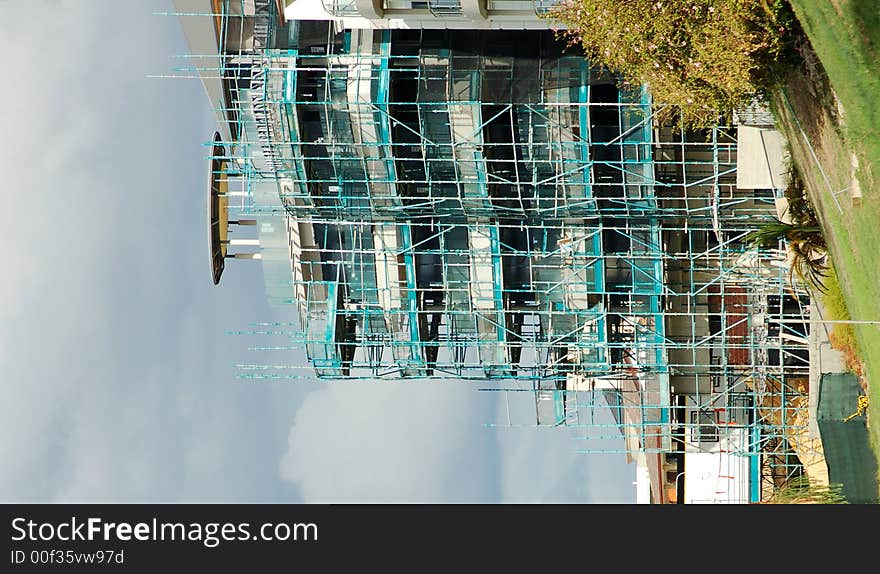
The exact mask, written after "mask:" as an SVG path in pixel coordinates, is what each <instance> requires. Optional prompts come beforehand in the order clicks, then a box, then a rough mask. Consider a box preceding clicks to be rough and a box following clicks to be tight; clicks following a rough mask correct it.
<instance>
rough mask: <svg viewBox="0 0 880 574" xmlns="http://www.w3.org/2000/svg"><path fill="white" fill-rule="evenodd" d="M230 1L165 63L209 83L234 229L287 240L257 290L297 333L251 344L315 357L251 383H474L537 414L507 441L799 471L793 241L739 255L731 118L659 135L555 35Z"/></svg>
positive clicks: (624, 92) (757, 202) (247, 369)
mask: <svg viewBox="0 0 880 574" xmlns="http://www.w3.org/2000/svg"><path fill="white" fill-rule="evenodd" d="M230 4H236V2H235V1H233V2H231V3H227V4H226V9H224V10H223V11H221V12H220V13H218V14H213V16H214V17H215V18H217V21H218V23H219V24H218V30H219V32H218V37H219V38H221V39H225V44H222V43H221V44H222V45H221V49H220V58H219V62H220V64H219V66H218V67H217V68H216V69H214V68H210V67H206V66H204V65H199V64H200V60H199V58H198V57H197V56H192V62H194V65H193V66H189V67H183V68H180V69H178V70H177V72H178V73H180V74H183V75H186V74H200V75H202V76H204V74H206V73H207V74H216V76H217V77H218V78H220V79H221V80H222V83H223V86H224V100H223V103H222V107H221V108H220V110H219V111H220V112H221V113H222V114H224V115H225V117H226V118H227V120H228V122H229V125H230V129H229V133H230V139H229V140H228V141H226V140H222V139H218V140H216V141H213V142H211V144H210V146H211V148H210V149H211V150H212V151H211V159H212V164H211V165H212V171H213V174H212V180H221V179H222V181H223V182H224V186H225V187H224V189H227V190H234V191H226V192H224V193H223V194H224V195H234V196H237V197H239V198H240V200H241V201H240V202H239V204H238V205H237V206H235V207H229V208H228V209H230V215H229V217H230V218H232V219H233V220H234V221H238V220H243V221H255V222H261V228H262V227H265V226H267V225H268V226H269V227H271V228H272V229H275V230H277V231H278V232H279V233H280V235H277V236H278V237H282V238H283V245H281V244H278V245H275V246H274V247H273V249H271V250H269V251H271V253H273V254H274V255H273V256H272V257H274V258H275V259H276V263H278V266H277V267H276V269H279V270H280V271H279V272H278V273H275V274H273V275H271V276H267V282H269V283H272V285H271V288H270V293H274V294H275V295H273V296H272V297H271V299H272V300H273V302H275V303H277V304H280V305H290V306H292V307H293V308H294V309H295V310H296V313H297V315H298V318H299V320H298V322H296V323H290V324H257V325H255V326H253V328H252V329H250V330H246V331H241V333H242V334H249V335H253V336H258V337H260V338H268V339H269V340H270V342H269V343H267V344H265V345H258V346H255V347H253V348H254V349H255V350H256V351H259V350H269V349H272V350H277V349H291V350H292V349H304V350H305V353H306V358H307V361H306V364H283V365H279V364H262V363H260V362H259V361H258V360H255V361H254V362H253V363H251V364H242V365H238V368H239V376H240V377H241V378H243V379H248V380H264V379H266V380H278V379H292V380H298V379H310V378H314V377H318V378H327V379H363V380H375V379H407V378H432V379H470V380H480V381H484V382H486V381H488V383H489V384H487V385H486V386H485V388H484V389H483V390H486V391H488V392H496V393H502V394H503V395H504V399H505V401H507V402H508V404H509V403H510V401H521V400H522V398H523V397H527V399H528V400H529V401H531V402H533V404H534V405H533V406H534V408H533V409H531V412H530V414H529V415H528V416H525V417H519V418H517V417H514V416H510V417H508V420H506V421H504V422H503V423H501V424H500V425H498V426H518V425H536V426H564V427H568V428H574V429H577V428H580V427H591V429H593V430H596V429H597V428H598V429H607V432H604V430H603V431H601V432H599V433H596V432H593V433H592V434H590V436H591V437H593V438H609V437H621V436H622V437H623V438H624V448H623V452H626V453H629V454H632V453H635V452H639V453H647V454H656V455H658V457H659V455H661V454H662V455H665V456H666V458H667V461H669V460H674V459H675V457H676V456H680V455H683V454H684V453H686V452H715V451H720V452H726V453H731V454H733V455H741V456H744V457H750V460H753V462H754V466H753V470H752V472H755V468H757V469H758V471H759V472H760V476H761V477H762V480H765V481H770V482H773V483H774V484H776V485H779V484H781V483H783V482H784V481H785V480H787V479H789V478H791V477H792V476H794V475H796V474H798V473H799V472H800V465H799V463H798V461H797V455H796V453H795V452H794V451H795V446H796V444H797V443H798V440H799V439H798V437H799V436H801V433H802V432H804V431H805V430H806V425H807V422H806V421H807V419H808V417H807V416H806V410H807V400H806V394H807V392H808V389H807V386H808V383H807V381H808V371H809V349H808V339H809V312H810V309H809V294H808V293H807V292H806V291H805V290H804V289H803V288H802V287H800V286H798V285H797V284H795V283H792V282H791V281H790V274H789V268H788V262H787V257H786V251H785V246H784V245H783V244H780V245H779V246H778V248H776V249H763V250H756V249H754V248H752V247H751V246H749V245H748V244H747V243H746V242H745V241H744V238H745V236H746V235H747V234H748V233H749V232H750V231H752V230H754V229H755V228H756V227H757V226H759V225H761V223H762V222H763V221H765V220H766V219H767V218H768V217H769V216H771V215H773V214H775V211H774V209H775V207H774V205H775V204H774V199H775V197H776V195H778V194H779V193H780V192H781V190H769V189H768V190H742V189H738V188H737V187H736V126H715V127H713V128H711V129H706V130H700V131H685V130H683V129H681V128H675V127H671V125H669V124H667V123H662V122H660V121H659V120H658V117H659V114H658V112H659V111H660V110H661V109H662V106H659V105H656V104H654V103H653V102H651V99H650V96H649V94H648V93H647V91H645V90H644V89H642V88H640V87H632V86H626V85H623V84H622V83H620V82H619V81H618V80H617V78H615V77H613V76H611V75H609V74H608V73H606V72H602V71H600V70H597V69H594V68H591V67H590V66H589V64H588V63H587V62H586V61H585V60H584V59H583V57H581V56H580V55H578V54H568V53H564V52H563V50H562V47H561V46H560V45H559V44H557V43H556V42H555V41H554V39H553V35H552V33H550V32H549V31H531V30H530V31H494V32H493V33H491V34H487V33H486V32H485V31H469V30H417V29H416V30H412V29H410V30H371V29H364V30H358V29H337V28H336V27H335V26H334V25H333V24H332V23H329V22H319V21H314V22H313V21H300V22H286V23H283V25H282V24H281V23H279V21H278V20H277V15H275V14H274V13H273V12H271V10H268V11H265V12H260V11H259V9H260V8H261V7H262V6H264V5H265V6H270V5H271V4H272V3H270V2H266V1H260V0H256V1H255V2H253V4H256V5H257V10H256V12H253V13H252V14H251V15H247V14H246V11H245V10H244V8H242V9H241V10H237V11H236V10H233V9H230V8H229V6H230ZM435 4H437V6H441V4H442V5H443V6H445V4H443V3H435ZM451 4H455V3H451ZM451 4H450V5H451ZM260 14H263V16H260ZM261 17H262V18H264V19H265V21H261V20H260V18H261ZM244 39H247V41H245V40H244ZM213 56H217V55H216V54H214V55H213ZM233 211H234V212H235V213H237V214H238V216H237V219H236V218H235V217H236V216H234V215H232V212H233ZM224 253H225V251H224ZM262 257H263V259H264V261H265V260H266V259H267V255H266V249H264V250H263V255H262ZM221 271H222V269H221ZM599 410H601V411H602V412H603V413H607V412H609V411H610V412H611V414H612V416H613V420H611V421H610V422H597V416H596V414H597V411H599ZM508 412H510V411H508ZM600 418H601V417H600ZM492 424H493V425H495V424H496V423H492ZM583 438H586V437H583ZM581 444H582V445H583V446H582V448H581V450H582V451H583V452H596V450H595V449H591V448H590V447H589V443H588V441H585V442H584V443H581ZM670 455H671V457H672V458H670ZM660 467H663V465H662V464H660ZM660 467H658V468H660Z"/></svg>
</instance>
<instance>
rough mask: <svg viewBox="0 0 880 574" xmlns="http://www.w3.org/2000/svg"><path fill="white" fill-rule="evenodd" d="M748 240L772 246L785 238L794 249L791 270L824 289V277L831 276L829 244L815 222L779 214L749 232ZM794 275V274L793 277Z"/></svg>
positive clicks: (761, 246)
mask: <svg viewBox="0 0 880 574" xmlns="http://www.w3.org/2000/svg"><path fill="white" fill-rule="evenodd" d="M744 240H745V241H746V243H751V244H752V245H753V246H755V247H759V248H765V249H766V248H772V247H776V246H777V245H779V242H780V241H785V243H786V245H788V247H789V249H790V250H791V253H792V265H791V273H792V274H794V273H796V274H797V275H798V277H799V278H800V279H801V280H802V281H804V282H806V283H809V284H810V285H812V286H813V287H815V288H816V289H818V290H819V291H821V292H822V293H824V292H825V291H826V288H825V285H824V283H823V279H824V278H825V277H827V276H828V265H827V263H826V253H827V245H826V243H825V237H824V236H823V235H822V228H821V227H819V226H818V225H817V224H816V223H815V222H811V223H785V222H783V221H781V220H779V219H777V218H773V220H772V221H770V222H768V223H765V224H764V225H762V226H761V227H760V228H758V229H756V230H755V231H752V232H751V233H749V234H748V235H746V236H745V238H744ZM790 278H791V277H790Z"/></svg>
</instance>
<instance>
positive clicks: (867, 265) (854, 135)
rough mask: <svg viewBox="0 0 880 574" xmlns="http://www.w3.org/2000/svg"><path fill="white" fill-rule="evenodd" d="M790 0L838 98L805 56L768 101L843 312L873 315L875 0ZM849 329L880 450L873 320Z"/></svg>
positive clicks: (878, 159)
mask: <svg viewBox="0 0 880 574" xmlns="http://www.w3.org/2000/svg"><path fill="white" fill-rule="evenodd" d="M791 3H792V5H793V7H794V10H795V13H796V14H797V17H798V19H799V20H800V22H801V24H802V25H803V27H804V30H805V31H806V33H807V35H808V36H809V39H810V42H811V43H812V45H813V49H814V50H815V53H816V55H817V56H818V58H819V60H820V61H821V63H822V67H824V69H825V72H827V81H829V82H830V87H831V88H832V89H833V94H834V95H836V101H835V98H834V95H832V92H831V90H829V89H828V87H829V86H828V85H827V83H824V82H825V80H824V78H822V77H821V72H819V73H816V69H815V68H813V67H811V66H810V65H807V66H804V67H803V68H802V69H801V70H799V71H797V72H795V73H793V74H792V75H791V76H790V77H789V80H788V83H787V86H786V87H785V88H784V89H783V90H781V91H780V92H778V93H777V94H775V95H774V97H773V101H772V105H773V108H774V112H775V114H776V117H777V119H778V123H779V128H780V129H781V130H782V131H783V132H784V133H785V135H786V137H787V138H788V141H789V144H790V147H791V152H792V156H793V159H794V161H795V162H796V163H797V164H798V166H799V167H800V169H801V173H802V175H803V177H804V181H805V183H806V185H807V188H808V190H809V193H810V196H811V199H812V200H813V203H814V206H815V207H816V209H817V211H818V212H819V217H820V219H821V222H822V226H823V228H824V229H825V235H826V240H827V242H828V244H829V249H830V251H831V256H832V259H833V261H834V265H835V268H836V270H837V275H838V277H839V280H840V288H841V291H842V292H843V295H844V298H845V300H846V306H847V307H848V309H849V313H850V315H851V317H852V319H855V320H876V321H880V190H878V186H877V184H878V183H880V11H878V9H877V2H876V0H831V1H829V2H815V1H814V0H791ZM808 61H809V60H808ZM808 142H809V143H808ZM856 166H857V167H856ZM855 188H860V189H861V198H860V200H859V199H858V198H855V199H854V197H853V192H852V190H853V189H855ZM835 192H840V193H837V194H836V195H835ZM854 330H855V335H856V340H857V342H858V346H859V354H860V356H861V358H862V362H863V364H864V367H865V371H866V381H867V386H868V394H869V396H870V400H871V403H870V406H869V409H868V420H869V425H870V426H869V428H870V432H871V441H872V445H873V448H874V451H875V453H878V455H880V324H878V325H856V326H855V328H854ZM853 409H854V410H855V405H853ZM871 423H873V424H871ZM878 458H880V456H878Z"/></svg>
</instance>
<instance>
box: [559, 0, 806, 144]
mask: <svg viewBox="0 0 880 574" xmlns="http://www.w3.org/2000/svg"><path fill="white" fill-rule="evenodd" d="M771 1H772V2H773V3H772V5H771V4H770V3H769V2H771ZM548 16H549V17H550V18H551V19H553V20H556V21H558V22H559V23H561V24H563V25H564V26H565V29H563V30H560V31H558V34H559V36H561V37H562V38H563V39H564V40H565V41H567V42H568V44H569V45H580V46H581V47H582V48H583V49H584V51H585V54H586V56H587V58H588V59H589V60H590V61H591V62H592V63H594V64H596V65H599V66H602V67H605V68H608V69H610V70H611V71H613V72H615V73H617V74H619V75H621V76H622V77H623V78H624V79H625V80H626V81H629V82H632V83H639V84H647V85H648V86H649V88H650V90H651V93H652V95H653V97H654V101H655V102H657V103H665V104H670V105H671V106H672V108H671V110H672V111H674V110H680V111H681V121H682V123H683V124H684V125H685V126H686V127H701V126H709V125H712V124H714V123H716V122H717V121H718V119H719V110H720V111H722V112H726V111H729V110H733V109H734V108H736V107H738V106H740V105H745V104H747V103H748V102H749V101H751V100H752V98H753V97H754V96H755V95H756V94H759V95H760V94H761V92H762V91H763V90H765V89H767V88H769V87H770V86H771V85H772V84H773V83H774V82H775V81H776V78H777V77H778V72H779V70H780V66H783V65H784V62H785V61H786V55H787V54H788V50H787V45H788V41H789V38H790V37H792V36H793V34H792V32H793V30H794V28H795V27H796V26H797V20H796V19H795V18H794V16H793V13H792V12H791V8H790V6H789V5H788V3H787V2H786V1H784V0H563V1H562V3H560V4H557V5H556V6H554V7H553V8H551V10H550V12H549V15H548Z"/></svg>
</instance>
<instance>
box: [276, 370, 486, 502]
mask: <svg viewBox="0 0 880 574" xmlns="http://www.w3.org/2000/svg"><path fill="white" fill-rule="evenodd" d="M489 398H490V397H480V396H478V393H477V392H476V391H475V390H474V389H473V388H472V387H469V386H467V385H466V384H456V383H438V382H400V383H390V382H374V383H357V384H346V383H330V384H328V385H326V387H325V388H323V389H322V390H320V391H318V392H316V393H313V394H311V395H310V396H309V397H308V398H307V399H306V400H305V402H304V403H303V405H302V407H301V408H300V409H299V411H298V412H297V415H296V419H295V422H294V425H293V427H292V428H291V430H290V435H289V437H288V451H287V454H286V455H285V456H284V458H283V459H282V461H281V465H280V471H281V475H282V477H283V478H285V479H287V480H290V481H293V482H295V483H296V484H297V485H298V486H299V488H300V490H301V491H302V493H303V496H304V498H305V499H306V500H307V501H311V502H480V501H493V500H497V499H498V492H499V482H498V480H499V478H498V476H497V467H498V464H497V449H496V448H495V446H496V445H495V438H494V434H493V432H492V431H490V430H488V429H481V428H480V425H481V423H484V422H489V421H491V420H493V419H494V416H495V405H494V401H493V400H488V399H489ZM481 431H482V432H481Z"/></svg>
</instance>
